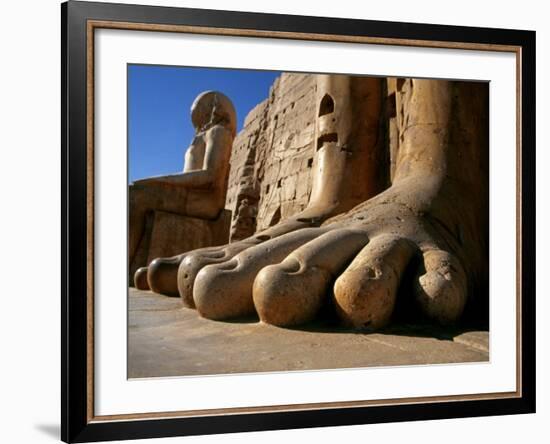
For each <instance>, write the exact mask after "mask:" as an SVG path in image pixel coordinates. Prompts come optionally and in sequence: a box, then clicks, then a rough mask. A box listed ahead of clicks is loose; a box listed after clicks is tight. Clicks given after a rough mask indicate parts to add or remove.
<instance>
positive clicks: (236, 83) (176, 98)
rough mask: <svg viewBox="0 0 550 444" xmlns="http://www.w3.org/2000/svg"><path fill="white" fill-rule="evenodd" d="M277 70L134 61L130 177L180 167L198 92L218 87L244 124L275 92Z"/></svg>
mask: <svg viewBox="0 0 550 444" xmlns="http://www.w3.org/2000/svg"><path fill="white" fill-rule="evenodd" d="M278 75H280V72H275V71H250V70H230V69H214V68H185V67H179V66H178V67H172V66H155V65H129V66H128V169H129V170H128V180H129V181H130V182H132V181H134V180H136V179H140V178H143V177H148V176H156V175H160V174H168V173H176V172H178V171H181V170H182V169H183V158H184V154H185V150H186V149H187V147H188V146H189V143H190V142H191V140H192V138H193V134H194V129H193V125H192V124H191V119H190V116H189V109H190V107H191V104H192V103H193V100H194V99H195V97H196V96H197V95H198V94H199V93H201V92H203V91H206V90H218V91H220V92H222V93H224V94H225V95H227V96H228V97H229V98H230V99H231V100H232V101H233V104H234V105H235V109H236V111H237V119H238V130H239V131H240V129H241V128H242V125H243V122H244V118H245V117H246V115H247V114H248V112H249V111H250V110H251V109H252V108H253V107H254V106H255V105H257V104H258V103H259V102H261V101H262V100H264V99H266V98H267V97H268V95H269V87H270V86H271V84H272V83H273V81H274V80H275V78H276V77H277V76H278Z"/></svg>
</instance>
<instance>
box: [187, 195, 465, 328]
mask: <svg viewBox="0 0 550 444" xmlns="http://www.w3.org/2000/svg"><path fill="white" fill-rule="evenodd" d="M399 188H407V187H399ZM402 192H403V189H401V190H395V189H393V190H392V189H390V190H388V192H385V193H383V194H382V195H380V196H378V197H377V198H375V199H372V200H371V201H369V202H367V203H365V204H363V205H361V206H359V207H356V208H355V209H354V210H352V211H350V212H349V213H347V214H345V215H343V216H339V217H338V218H337V219H336V220H334V221H333V222H332V223H331V221H328V225H325V226H322V227H319V228H308V229H302V230H298V231H295V232H292V233H288V234H285V235H282V236H280V237H277V238H275V239H271V240H268V241H266V242H263V243H262V244H260V245H256V246H252V247H250V248H244V249H243V250H242V251H240V252H239V253H238V254H236V255H234V256H233V257H232V258H231V259H229V260H226V261H220V262H219V263H216V264H209V265H206V266H203V267H200V265H198V261H197V257H198V256H197V255H190V256H189V257H188V259H189V261H187V262H188V263H187V264H185V263H186V261H185V260H184V262H183V263H182V265H181V266H180V276H179V278H180V281H181V279H182V276H181V273H184V274H187V275H188V277H189V275H190V274H189V271H194V273H193V274H194V276H196V277H195V279H194V282H191V281H189V280H187V281H186V282H187V283H186V285H187V286H186V287H183V286H180V292H181V294H182V296H183V297H184V298H185V299H186V300H187V301H188V304H189V305H191V304H190V300H191V299H192V300H193V301H194V302H193V303H194V305H195V306H196V308H197V310H198V311H199V313H200V314H201V315H202V316H204V317H206V318H210V319H216V320H220V319H228V318H234V317H240V316H245V315H250V314H253V313H254V312H256V313H257V314H258V315H259V317H260V319H261V320H262V321H264V322H266V323H269V324H274V325H278V326H293V325H298V324H302V323H305V322H308V321H310V320H312V319H313V318H315V317H316V316H317V314H318V313H319V311H320V309H321V307H322V306H323V305H324V304H326V303H327V302H329V298H332V303H333V305H334V307H335V311H336V313H337V315H338V316H339V318H340V319H341V320H342V321H343V322H344V323H345V324H347V325H350V326H352V327H355V328H366V329H369V330H370V329H377V328H380V327H383V326H384V325H386V324H387V323H388V322H389V320H390V319H391V317H392V314H393V312H394V308H395V304H396V300H397V294H398V290H399V289H400V287H401V286H402V284H403V283H404V282H405V281H404V280H403V278H404V276H408V275H410V274H413V275H414V279H413V282H412V283H411V282H410V281H409V280H407V281H406V282H405V284H406V285H408V286H409V288H405V289H404V291H402V294H404V295H406V297H411V298H414V301H415V304H416V305H417V307H418V308H419V309H420V310H421V311H422V312H423V313H424V315H425V316H427V317H428V318H430V319H431V320H434V321H436V322H439V323H442V324H448V323H452V322H455V321H456V320H457V319H458V318H459V317H460V316H461V314H462V312H463V309H464V306H465V303H466V298H467V294H468V285H467V284H468V276H467V275H466V271H465V268H464V266H463V265H462V263H461V260H460V259H459V257H458V256H457V255H456V254H455V253H454V251H456V249H457V244H454V243H452V242H451V243H449V241H448V239H446V236H445V234H444V233H440V232H438V229H437V226H436V224H434V223H433V222H432V220H431V216H430V215H429V214H426V213H425V211H424V209H415V208H414V205H406V204H404V203H401V202H398V200H399V198H398V194H401V193H402ZM197 270H198V272H197ZM407 270H408V271H409V272H408V273H407Z"/></svg>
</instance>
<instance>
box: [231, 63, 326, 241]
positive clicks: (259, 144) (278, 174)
mask: <svg viewBox="0 0 550 444" xmlns="http://www.w3.org/2000/svg"><path fill="white" fill-rule="evenodd" d="M315 89H316V78H315V76H312V75H307V74H292V73H283V74H282V75H281V76H280V77H279V78H277V79H276V81H275V83H274V85H273V86H272V88H271V91H270V96H269V98H267V99H266V100H265V101H263V102H262V103H260V104H259V105H258V106H256V107H255V108H254V109H253V110H252V111H251V112H250V113H249V114H248V115H247V117H246V119H245V125H244V128H243V130H242V131H241V132H240V133H239V134H238V135H237V137H236V138H235V142H234V149H233V152H232V155H231V171H230V175H229V190H228V200H227V208H228V209H230V210H232V211H233V218H234V225H235V226H238V224H237V223H235V219H238V218H239V216H238V212H237V211H236V210H237V209H238V208H239V205H240V202H241V200H242V199H245V198H246V199H248V204H249V205H253V206H254V205H255V206H256V207H257V210H256V213H257V216H256V225H255V226H254V229H251V228H250V229H249V230H248V231H244V230H240V231H239V233H238V234H234V233H232V235H231V240H232V241H234V240H240V239H244V238H245V237H248V236H251V235H252V234H254V232H255V231H259V230H262V229H265V228H267V227H269V226H271V225H274V224H275V223H276V222H277V221H278V220H281V219H286V218H288V217H290V216H293V215H295V214H297V213H298V212H299V211H301V210H303V209H304V208H305V207H306V205H307V203H308V201H309V195H310V193H311V187H312V182H313V175H312V171H313V158H314V154H315V146H314V138H315V125H314V124H315V116H316V106H315ZM298 187H300V191H299V192H298V190H297V188H298Z"/></svg>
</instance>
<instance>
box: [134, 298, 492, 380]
mask: <svg viewBox="0 0 550 444" xmlns="http://www.w3.org/2000/svg"><path fill="white" fill-rule="evenodd" d="M128 301H129V329H128V376H129V377H130V378H146V377H162V376H187V375H213V374H226V373H244V372H269V371H291V370H315V369H336V368H360V367H375V366H394V365H415V364H418V365H425V364H441V363H459V362H486V361H488V360H489V353H488V352H487V350H486V349H482V348H480V347H479V346H478V345H477V343H478V342H485V343H487V342H488V337H489V334H488V332H487V331H468V332H464V331H463V330H455V329H448V328H447V329H441V328H435V327H433V326H427V325H412V326H411V325H403V326H395V327H394V328H392V329H391V330H389V331H385V332H383V333H371V334H358V333H357V332H356V331H353V330H350V329H345V328H341V327H338V326H336V325H334V324H329V323H327V322H326V321H317V322H315V323H311V324H308V325H306V326H304V327H303V328H301V329H300V330H291V329H283V328H278V327H274V326H271V325H267V324H264V323H259V322H257V318H249V319H244V320H241V322H238V323H235V322H216V321H211V320H208V319H204V318H201V317H200V316H198V314H197V312H196V311H195V310H192V309H189V308H182V307H181V304H180V303H179V301H178V300H177V299H174V298H166V297H163V296H161V295H157V294H154V293H151V292H148V291H147V292H144V291H137V290H134V289H130V297H129V299H128ZM474 336H475V337H476V338H478V339H477V340H476V343H473V344H472V345H470V344H469V343H467V342H464V341H462V338H465V337H474ZM228 344H230V345H231V346H228Z"/></svg>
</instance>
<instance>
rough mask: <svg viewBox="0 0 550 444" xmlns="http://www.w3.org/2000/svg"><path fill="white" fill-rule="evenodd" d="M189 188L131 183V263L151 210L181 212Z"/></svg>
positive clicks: (129, 196)
mask: <svg viewBox="0 0 550 444" xmlns="http://www.w3.org/2000/svg"><path fill="white" fill-rule="evenodd" d="M186 198H187V190H186V189H184V188H176V187H173V186H170V185H165V184H157V183H152V184H147V185H130V186H129V188H128V226H129V230H128V260H129V263H130V264H131V263H132V262H133V260H134V257H135V255H136V253H137V249H138V247H139V243H140V241H141V239H142V238H143V235H144V228H145V218H146V215H147V213H148V212H151V211H156V210H158V211H168V212H171V213H178V214H181V213H183V211H184V210H185V203H186Z"/></svg>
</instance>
